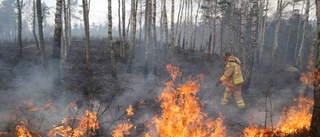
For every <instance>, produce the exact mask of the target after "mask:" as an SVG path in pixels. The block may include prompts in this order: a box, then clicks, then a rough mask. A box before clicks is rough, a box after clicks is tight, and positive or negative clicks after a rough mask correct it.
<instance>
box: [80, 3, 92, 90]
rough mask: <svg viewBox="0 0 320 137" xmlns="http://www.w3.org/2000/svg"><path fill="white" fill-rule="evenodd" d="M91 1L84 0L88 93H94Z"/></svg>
mask: <svg viewBox="0 0 320 137" xmlns="http://www.w3.org/2000/svg"><path fill="white" fill-rule="evenodd" d="M89 5H90V4H89V3H88V1H87V0H82V8H83V11H82V12H83V23H84V33H85V41H84V46H85V50H86V60H85V63H86V64H85V66H86V68H85V70H86V76H87V86H88V87H87V91H86V93H87V94H86V95H88V94H89V95H90V94H91V93H92V66H91V62H90V28H89V24H90V23H89V10H90V9H89Z"/></svg>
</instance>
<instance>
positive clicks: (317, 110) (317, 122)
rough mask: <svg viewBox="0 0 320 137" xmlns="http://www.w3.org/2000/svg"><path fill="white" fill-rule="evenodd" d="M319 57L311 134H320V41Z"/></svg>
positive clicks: (319, 17) (319, 9)
mask: <svg viewBox="0 0 320 137" xmlns="http://www.w3.org/2000/svg"><path fill="white" fill-rule="evenodd" d="M319 12H320V0H316V15H317V35H318V37H317V38H318V41H319V40H320V13H319ZM316 49H317V57H316V68H315V70H314V75H315V79H314V84H313V86H314V95H313V97H314V105H313V114H312V117H311V126H310V136H311V137H319V136H320V84H319V77H320V73H319V72H320V43H319V42H318V43H317V48H316Z"/></svg>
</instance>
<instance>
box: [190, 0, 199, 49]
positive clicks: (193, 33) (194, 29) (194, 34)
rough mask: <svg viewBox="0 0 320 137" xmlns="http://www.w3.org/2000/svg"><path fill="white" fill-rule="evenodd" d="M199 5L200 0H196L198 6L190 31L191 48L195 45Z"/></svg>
mask: <svg viewBox="0 0 320 137" xmlns="http://www.w3.org/2000/svg"><path fill="white" fill-rule="evenodd" d="M200 6H201V1H198V8H197V13H196V18H195V20H194V26H193V32H192V37H193V38H192V39H193V40H192V42H191V44H192V45H191V49H192V50H195V45H196V36H197V35H196V31H197V29H198V28H197V23H198V16H199V10H200Z"/></svg>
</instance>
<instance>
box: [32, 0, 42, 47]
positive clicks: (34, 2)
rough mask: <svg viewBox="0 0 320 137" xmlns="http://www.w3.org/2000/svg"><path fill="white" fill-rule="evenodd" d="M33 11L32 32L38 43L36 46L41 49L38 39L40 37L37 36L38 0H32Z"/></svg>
mask: <svg viewBox="0 0 320 137" xmlns="http://www.w3.org/2000/svg"><path fill="white" fill-rule="evenodd" d="M32 13H33V18H32V34H33V38H34V42H35V44H36V47H37V49H38V50H39V49H40V47H39V41H38V37H37V34H36V17H37V16H36V15H37V13H36V1H35V0H33V2H32Z"/></svg>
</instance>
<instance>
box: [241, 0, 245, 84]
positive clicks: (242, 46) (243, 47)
mask: <svg viewBox="0 0 320 137" xmlns="http://www.w3.org/2000/svg"><path fill="white" fill-rule="evenodd" d="M245 8H246V1H245V0H243V1H241V23H240V53H241V55H242V56H241V57H242V62H243V64H245V65H244V67H243V69H244V70H246V60H247V57H246V52H245V51H246V49H245V46H244V45H245V32H246V18H247V17H246V10H245ZM245 80H246V78H245Z"/></svg>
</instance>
